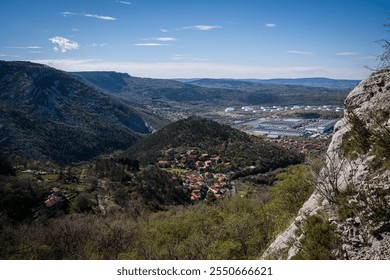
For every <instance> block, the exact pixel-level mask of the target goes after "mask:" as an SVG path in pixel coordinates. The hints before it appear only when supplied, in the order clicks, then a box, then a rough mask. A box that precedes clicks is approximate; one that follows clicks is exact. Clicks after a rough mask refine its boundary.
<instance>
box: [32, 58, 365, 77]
mask: <svg viewBox="0 0 390 280" xmlns="http://www.w3.org/2000/svg"><path fill="white" fill-rule="evenodd" d="M33 62H37V63H43V64H48V65H50V66H52V67H55V68H59V69H62V70H65V71H108V70H110V71H117V72H125V73H129V74H130V75H134V76H138V77H152V78H263V79H267V78H303V77H305V78H309V77H327V78H334V79H362V78H365V77H367V76H368V75H369V74H370V73H371V72H370V71H369V70H367V69H365V68H364V67H356V68H353V67H352V68H351V67H346V68H339V67H326V66H312V67H296V66H280V67H267V66H255V65H242V64H241V65H236V64H222V63H210V62H165V63H163V62H160V63H136V62H129V61H122V62H113V61H103V60H90V59H63V60H61V59H58V60H35V61H33Z"/></svg>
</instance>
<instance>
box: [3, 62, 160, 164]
mask: <svg viewBox="0 0 390 280" xmlns="http://www.w3.org/2000/svg"><path fill="white" fill-rule="evenodd" d="M162 124H164V122H163V121H161V120H160V119H158V118H156V117H155V116H153V115H152V114H150V113H148V112H146V111H141V110H139V109H135V108H133V107H131V106H129V105H128V104H127V103H125V102H124V101H122V100H119V99H117V98H115V97H113V96H111V95H107V94H105V93H104V92H103V91H101V90H98V89H97V88H96V87H92V86H91V85H88V84H86V83H85V82H83V81H82V80H80V79H78V78H76V77H74V76H73V75H71V74H69V73H66V72H64V71H59V70H56V69H54V68H51V67H48V66H45V65H41V64H35V63H30V62H5V61H0V148H1V150H2V153H5V154H17V155H22V156H24V157H27V158H30V159H46V160H54V161H57V162H73V161H81V160H88V159H91V158H93V157H95V156H97V155H99V154H102V153H107V152H110V151H114V150H116V149H126V148H128V147H129V146H130V145H132V144H133V143H135V142H136V141H137V140H139V139H140V138H142V137H144V136H145V135H147V134H149V133H151V132H152V130H153V129H156V128H159V127H160V126H161V125H162Z"/></svg>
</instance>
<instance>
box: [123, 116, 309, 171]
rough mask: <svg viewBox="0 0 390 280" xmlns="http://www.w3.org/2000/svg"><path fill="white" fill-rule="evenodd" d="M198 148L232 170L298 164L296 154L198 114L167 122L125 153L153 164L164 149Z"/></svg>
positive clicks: (145, 162) (299, 158)
mask: <svg viewBox="0 0 390 280" xmlns="http://www.w3.org/2000/svg"><path fill="white" fill-rule="evenodd" d="M172 148H173V149H176V150H198V153H207V154H209V155H215V156H219V157H221V158H224V159H225V160H226V161H228V162H230V163H231V164H232V168H233V169H234V170H236V171H237V170H240V169H243V168H246V167H248V166H253V167H255V168H256V169H258V171H259V170H261V171H262V172H264V171H268V170H270V169H275V168H279V167H285V166H287V165H290V164H294V163H298V162H300V161H301V160H302V157H301V156H299V155H298V154H296V153H294V152H291V151H288V150H285V149H283V148H281V147H279V146H276V145H273V144H271V143H269V142H266V141H264V140H262V139H261V138H258V137H254V136H250V135H248V134H246V133H244V132H241V131H239V130H237V129H234V128H231V127H230V126H227V125H223V124H219V123H217V122H214V121H212V120H207V119H203V118H200V117H195V116H192V117H189V118H187V119H183V120H180V121H177V122H174V123H171V124H169V125H167V126H166V127H164V128H162V129H161V130H159V131H158V132H156V133H154V134H152V135H150V136H148V137H147V138H145V139H143V140H141V141H139V142H138V143H136V144H135V145H134V146H132V147H131V148H130V149H129V150H127V151H126V155H128V156H129V157H130V156H131V157H134V158H136V159H139V160H140V161H141V162H142V163H144V164H148V163H155V162H156V161H157V160H158V159H159V158H161V157H162V156H163V155H164V151H165V150H167V149H172Z"/></svg>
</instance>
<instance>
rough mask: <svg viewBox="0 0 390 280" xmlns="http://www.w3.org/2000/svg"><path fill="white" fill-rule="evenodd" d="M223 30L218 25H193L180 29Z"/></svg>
mask: <svg viewBox="0 0 390 280" xmlns="http://www.w3.org/2000/svg"><path fill="white" fill-rule="evenodd" d="M221 28H223V27H222V26H220V25H194V26H186V27H182V28H181V29H193V30H200V31H208V30H212V29H221Z"/></svg>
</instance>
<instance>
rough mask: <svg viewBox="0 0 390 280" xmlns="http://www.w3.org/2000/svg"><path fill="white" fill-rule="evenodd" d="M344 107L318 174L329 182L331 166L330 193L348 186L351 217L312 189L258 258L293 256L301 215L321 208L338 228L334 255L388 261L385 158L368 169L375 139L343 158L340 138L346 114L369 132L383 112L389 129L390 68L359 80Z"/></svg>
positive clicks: (346, 127) (389, 183)
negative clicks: (361, 151)
mask: <svg viewBox="0 0 390 280" xmlns="http://www.w3.org/2000/svg"><path fill="white" fill-rule="evenodd" d="M345 107H346V113H345V116H344V117H343V118H342V119H341V120H340V121H338V122H337V124H336V125H335V129H334V135H333V138H332V142H331V143H330V145H329V147H328V150H327V156H326V167H325V168H324V169H323V172H324V173H323V174H325V177H326V176H327V178H325V181H328V179H329V178H328V177H330V176H331V175H334V174H330V173H332V172H330V170H336V171H337V172H336V174H337V176H336V177H337V179H336V181H337V192H335V193H334V196H333V197H334V198H336V197H337V195H338V194H339V193H345V192H346V190H347V189H348V190H349V192H348V194H349V196H348V199H347V201H348V203H349V204H350V205H354V207H355V208H356V209H355V208H353V209H354V211H353V214H354V216H355V217H348V218H347V219H346V218H345V217H341V216H340V214H339V212H338V211H337V207H339V206H338V205H337V203H334V201H329V199H326V198H324V196H323V195H321V194H320V193H322V192H318V191H315V192H314V194H313V195H312V196H311V197H310V198H309V200H308V201H307V202H306V203H305V204H304V205H303V207H302V208H301V209H300V211H299V214H298V216H297V218H296V219H295V221H294V222H293V223H292V224H291V225H290V226H289V227H288V228H287V229H286V230H285V231H284V232H282V233H281V234H280V235H279V236H278V237H277V238H276V239H275V241H274V242H273V243H272V244H271V246H270V247H269V248H268V249H267V250H266V252H265V253H264V254H263V256H262V258H266V259H281V258H287V259H290V258H292V257H293V256H294V255H295V254H296V253H297V252H298V251H299V240H300V239H301V238H302V237H303V236H297V235H296V232H297V229H298V228H299V227H300V226H302V224H303V223H304V221H305V219H306V217H308V216H310V215H315V214H317V213H318V212H321V213H322V215H325V216H326V217H327V218H328V220H329V221H331V222H332V223H334V224H335V225H336V227H337V230H336V233H337V235H338V236H339V238H340V241H341V245H340V248H339V249H337V250H335V252H334V254H335V256H336V257H337V258H339V259H390V180H389V178H390V171H389V166H390V162H387V164H388V165H387V167H386V164H384V165H385V167H381V168H380V169H379V170H377V169H375V167H373V166H375V164H374V163H375V160H376V154H375V153H373V152H372V150H373V149H374V147H373V145H375V144H374V143H371V146H370V147H367V148H368V150H369V152H367V153H366V154H359V155H357V156H355V157H348V156H345V155H344V153H343V151H342V145H343V141H350V139H348V137H347V135H348V132H349V131H350V130H351V129H352V124H351V123H350V118H349V115H350V114H352V113H353V114H355V115H356V116H358V117H359V119H360V120H362V121H363V122H364V124H365V126H366V127H367V128H368V129H370V130H372V131H375V129H377V128H376V127H377V123H375V121H374V118H375V116H376V115H379V114H382V115H385V116H386V114H387V120H386V119H385V120H384V121H383V123H382V124H381V125H382V129H385V130H386V129H388V130H389V131H390V120H389V117H388V116H389V115H390V69H387V70H382V71H378V72H376V73H373V74H372V75H371V76H370V77H368V78H367V79H366V80H364V81H362V82H361V83H360V84H359V85H358V86H357V87H356V88H355V89H353V90H352V91H351V92H350V94H349V95H348V97H347V99H346V101H345ZM389 146H390V143H389ZM323 181H324V180H323ZM329 181H330V180H329ZM333 181H335V180H333ZM335 185H336V184H335ZM323 187H324V183H318V184H317V188H323ZM335 209H336V210H335ZM386 215H387V216H386ZM378 217H381V218H378Z"/></svg>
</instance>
